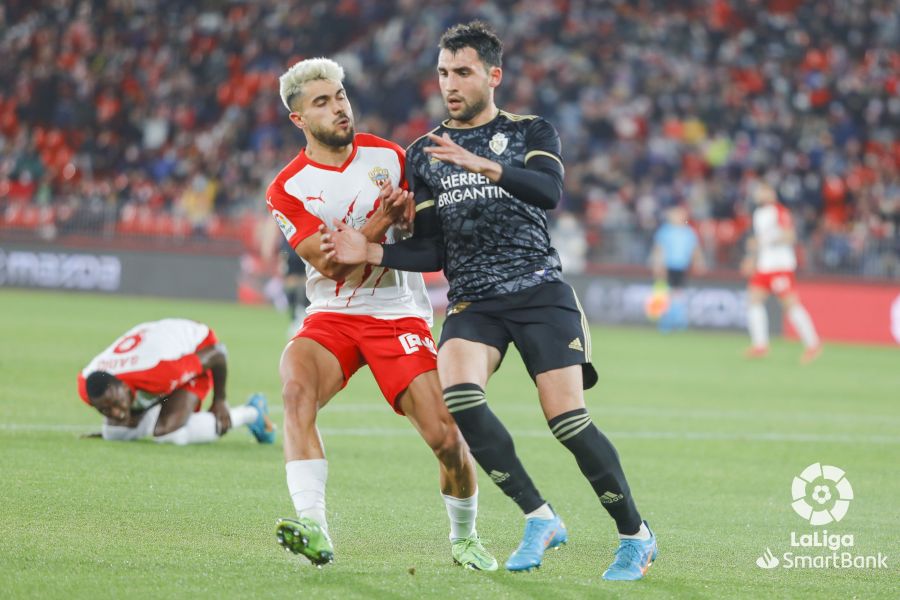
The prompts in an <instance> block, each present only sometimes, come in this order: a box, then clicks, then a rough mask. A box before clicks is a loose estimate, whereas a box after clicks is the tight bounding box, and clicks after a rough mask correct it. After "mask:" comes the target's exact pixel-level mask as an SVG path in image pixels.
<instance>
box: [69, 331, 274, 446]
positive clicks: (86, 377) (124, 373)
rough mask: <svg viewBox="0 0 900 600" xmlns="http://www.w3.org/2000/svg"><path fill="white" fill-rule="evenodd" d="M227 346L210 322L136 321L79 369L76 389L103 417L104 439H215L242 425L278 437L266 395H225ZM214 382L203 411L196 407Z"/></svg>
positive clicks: (268, 438)
mask: <svg viewBox="0 0 900 600" xmlns="http://www.w3.org/2000/svg"><path fill="white" fill-rule="evenodd" d="M227 374H228V367H227V359H226V354H225V346H223V345H222V344H220V343H219V341H218V339H216V334H215V333H213V331H212V329H210V328H209V327H208V326H206V325H204V324H202V323H197V322H195V321H189V320H187V319H163V320H161V321H151V322H148V323H141V324H139V325H135V326H134V327H132V328H131V329H130V330H128V331H127V332H126V333H125V334H124V335H122V336H120V337H119V338H118V339H117V340H116V341H114V342H113V343H112V344H110V346H109V347H108V348H107V349H106V350H104V351H103V352H101V353H100V354H98V355H97V356H96V357H95V358H94V359H93V360H92V361H91V362H90V364H89V365H88V366H87V367H85V368H84V369H83V370H82V371H81V372H80V373H79V374H78V394H79V395H80V396H81V399H82V400H84V401H85V402H86V403H87V404H90V405H91V406H93V407H94V408H96V409H97V410H98V411H99V412H100V413H101V414H102V415H103V416H105V417H106V421H105V422H104V423H103V429H102V432H101V434H100V436H101V437H102V438H103V439H105V440H118V441H131V440H137V439H141V438H144V437H147V436H153V439H154V440H156V441H157V442H163V443H170V444H176V445H179V446H183V445H185V444H199V443H204V442H213V441H215V440H217V439H219V438H220V437H221V436H223V435H225V433H226V432H227V431H228V430H229V429H230V428H232V427H240V426H242V425H246V426H247V428H248V429H249V430H250V432H251V433H252V434H253V436H254V437H255V438H256V440H257V441H258V442H260V443H261V444H271V443H273V442H274V441H275V428H274V426H273V425H272V422H271V421H270V420H269V417H268V412H269V410H268V406H267V404H266V399H265V397H264V396H263V395H261V394H254V395H253V396H252V397H251V398H250V400H249V401H248V402H247V403H246V404H244V405H243V406H238V407H236V408H230V407H229V406H228V402H227V401H226V399H225V380H226V378H227ZM210 388H213V400H212V404H211V406H210V408H209V411H208V412H200V406H201V403H202V402H203V398H204V397H205V396H206V394H207V393H208V392H209V389H210Z"/></svg>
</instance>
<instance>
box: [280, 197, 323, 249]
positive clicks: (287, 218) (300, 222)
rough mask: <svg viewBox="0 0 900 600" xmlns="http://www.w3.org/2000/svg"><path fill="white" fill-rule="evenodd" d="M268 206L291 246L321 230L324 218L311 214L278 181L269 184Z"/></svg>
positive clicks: (295, 245)
mask: <svg viewBox="0 0 900 600" xmlns="http://www.w3.org/2000/svg"><path fill="white" fill-rule="evenodd" d="M266 207H267V208H268V209H269V212H270V213H271V214H272V218H273V219H275V223H277V224H278V228H279V229H281V233H282V234H284V237H285V239H286V240H287V241H288V244H290V245H291V248H296V247H297V244H299V243H300V242H302V241H303V240H305V239H306V238H308V237H309V236H311V235H312V234H314V233H315V232H316V231H318V230H319V225H321V224H322V220H321V219H319V218H318V217H316V216H314V215H312V214H310V213H309V212H308V211H307V210H306V208H305V207H304V206H303V202H301V201H300V200H299V199H298V198H295V197H293V196H291V195H290V194H288V193H287V192H286V191H284V187H283V186H281V185H280V184H279V183H278V182H277V181H276V182H274V183H273V184H272V185H270V186H269V190H268V193H267V194H266Z"/></svg>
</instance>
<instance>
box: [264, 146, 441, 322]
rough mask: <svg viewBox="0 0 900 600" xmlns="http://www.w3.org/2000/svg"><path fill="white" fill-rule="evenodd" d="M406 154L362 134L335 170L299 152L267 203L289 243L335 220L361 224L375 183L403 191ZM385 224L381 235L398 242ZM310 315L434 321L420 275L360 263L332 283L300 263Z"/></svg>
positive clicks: (372, 205) (373, 204)
mask: <svg viewBox="0 0 900 600" xmlns="http://www.w3.org/2000/svg"><path fill="white" fill-rule="evenodd" d="M404 161H405V153H404V152H403V149H402V148H400V146H398V145H397V144H394V143H393V142H389V141H387V140H383V139H381V138H379V137H377V136H374V135H370V134H366V133H360V134H357V135H356V137H355V138H354V140H353V151H352V152H351V154H350V157H349V158H348V159H347V161H346V162H345V163H344V164H343V165H341V166H340V167H332V166H329V165H323V164H319V163H317V162H315V161H313V160H311V159H310V158H309V157H308V156H307V154H306V150H305V149H303V150H301V151H300V153H299V154H298V155H297V157H296V158H294V160H292V161H291V162H290V163H289V164H288V165H287V166H286V167H285V168H284V169H282V171H281V173H279V174H278V176H277V177H276V178H275V180H274V181H273V182H272V183H271V185H269V189H268V192H267V197H266V205H267V206H268V208H269V212H271V213H272V217H273V218H274V219H275V222H276V223H278V227H279V228H280V229H281V232H282V233H283V234H284V237H285V238H287V241H288V242H289V243H290V245H291V247H292V248H296V247H297V245H298V244H299V243H300V242H302V241H303V240H304V239H306V238H307V237H309V236H311V235H313V234H315V233H316V232H317V231H318V228H319V225H320V224H322V223H324V224H325V225H327V226H328V227H329V228H331V227H333V223H334V220H338V221H342V222H344V223H346V224H347V225H350V226H351V227H354V228H356V229H359V228H360V227H362V226H363V225H364V224H365V223H366V221H367V220H368V218H369V217H370V216H372V215H373V214H374V213H375V210H376V209H378V207H379V206H380V202H381V200H380V199H379V192H380V189H381V188H380V185H381V184H382V183H384V182H385V181H390V182H391V184H392V185H393V186H394V187H402V188H404V189H405V188H406V187H407V184H406V177H405V173H404ZM398 235H399V234H398V232H397V230H396V229H395V228H394V227H391V228H390V229H389V230H388V232H387V234H386V236H385V239H384V242H386V243H392V242H395V241H397V240H398V239H399V238H398ZM306 277H307V279H306V295H307V298H309V301H310V306H309V307H308V308H307V309H306V311H307V312H308V313H317V312H334V313H343V314H348V315H370V316H372V317H376V318H379V319H399V318H404V317H419V318H422V319H425V320H426V321H427V322H428V324H429V325H431V322H432V316H431V315H432V311H431V302H430V301H429V299H428V294H427V293H426V290H425V283H424V281H423V280H422V275H421V274H420V273H407V272H405V271H396V270H394V269H388V268H387V267H375V266H371V265H363V266H360V267H359V268H357V269H356V270H354V271H353V272H352V273H351V274H350V275H348V276H347V278H346V279H344V280H343V281H334V280H332V279H329V278H327V277H325V276H324V275H322V274H321V273H319V272H318V271H317V270H316V269H315V268H314V267H313V266H312V265H311V264H309V263H306Z"/></svg>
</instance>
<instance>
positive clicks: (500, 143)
mask: <svg viewBox="0 0 900 600" xmlns="http://www.w3.org/2000/svg"><path fill="white" fill-rule="evenodd" d="M507 145H509V138H508V137H506V134H503V133H495V134H494V137H492V138H491V141H490V142H489V143H488V146H490V148H491V152H493V153H494V154H503V151H504V150H506V146H507Z"/></svg>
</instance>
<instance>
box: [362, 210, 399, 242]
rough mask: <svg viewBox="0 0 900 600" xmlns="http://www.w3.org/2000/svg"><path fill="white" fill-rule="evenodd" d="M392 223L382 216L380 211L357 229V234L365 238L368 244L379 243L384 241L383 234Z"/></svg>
mask: <svg viewBox="0 0 900 600" xmlns="http://www.w3.org/2000/svg"><path fill="white" fill-rule="evenodd" d="M391 225H393V223H392V222H391V221H390V219H388V218H387V217H385V216H383V215H382V214H381V212H380V211H377V212H376V213H375V215H373V216H372V218H370V219H369V220H367V221H366V222H365V224H363V226H362V227H360V228H359V232H360V233H361V234H363V235H364V236H366V239H367V240H369V241H370V242H375V243H376V244H377V243H380V242H381V241H382V240H383V239H384V234H386V233H387V230H388V229H390V228H391Z"/></svg>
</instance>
